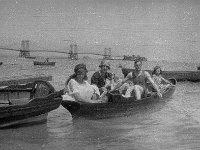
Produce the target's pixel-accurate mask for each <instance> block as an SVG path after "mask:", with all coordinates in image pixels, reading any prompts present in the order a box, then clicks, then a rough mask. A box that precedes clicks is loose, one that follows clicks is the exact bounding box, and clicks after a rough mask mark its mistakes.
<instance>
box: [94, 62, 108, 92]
mask: <svg viewBox="0 0 200 150" xmlns="http://www.w3.org/2000/svg"><path fill="white" fill-rule="evenodd" d="M99 68H100V70H99V71H97V72H95V73H94V74H93V75H92V78H91V84H94V85H96V86H97V87H98V88H99V89H100V92H103V91H104V90H105V86H106V80H111V78H112V74H111V73H108V70H110V64H109V63H107V62H106V61H101V63H100V65H99Z"/></svg>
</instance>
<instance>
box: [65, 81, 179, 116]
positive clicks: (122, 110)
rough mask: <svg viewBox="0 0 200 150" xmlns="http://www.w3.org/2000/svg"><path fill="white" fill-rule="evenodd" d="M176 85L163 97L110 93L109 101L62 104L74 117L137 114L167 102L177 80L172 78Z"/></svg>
mask: <svg viewBox="0 0 200 150" xmlns="http://www.w3.org/2000/svg"><path fill="white" fill-rule="evenodd" d="M172 80H173V81H172V82H173V83H174V86H171V87H170V88H169V89H168V90H167V91H166V92H165V93H164V94H163V97H162V99H161V98H159V97H158V96H157V95H156V94H155V93H154V94H152V95H151V96H149V97H147V98H144V99H141V100H138V101H136V100H133V98H132V97H130V98H124V97H123V96H122V95H120V94H111V93H109V94H108V97H109V102H107V103H78V102H75V101H62V103H61V105H62V106H63V107H64V108H66V109H67V110H68V111H69V112H70V113H71V115H72V117H73V118H78V117H84V118H89V119H102V118H110V117H119V116H127V115H132V114H136V113H137V112H141V111H145V110H146V109H148V108H149V109H150V110H152V109H153V107H154V108H158V105H160V104H164V103H166V101H167V100H169V98H170V97H171V96H172V95H173V93H174V91H175V84H176V80H175V79H172Z"/></svg>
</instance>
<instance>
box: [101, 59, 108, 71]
mask: <svg viewBox="0 0 200 150" xmlns="http://www.w3.org/2000/svg"><path fill="white" fill-rule="evenodd" d="M103 66H106V67H108V69H109V70H110V64H109V63H108V62H106V61H104V60H102V61H101V63H100V65H99V67H100V68H101V67H103Z"/></svg>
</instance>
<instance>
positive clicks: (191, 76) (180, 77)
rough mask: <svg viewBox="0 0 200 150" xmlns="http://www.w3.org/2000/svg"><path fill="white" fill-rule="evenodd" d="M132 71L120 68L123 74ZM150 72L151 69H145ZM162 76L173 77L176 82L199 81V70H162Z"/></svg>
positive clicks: (125, 74)
mask: <svg viewBox="0 0 200 150" xmlns="http://www.w3.org/2000/svg"><path fill="white" fill-rule="evenodd" d="M131 71H133V69H128V68H122V73H123V75H124V77H125V76H127V74H128V73H129V72H131ZM146 71H148V72H149V73H150V74H151V73H152V70H146ZM162 75H163V77H164V78H166V79H169V78H175V79H176V80H177V81H178V82H180V81H191V82H199V81H200V71H163V74H162Z"/></svg>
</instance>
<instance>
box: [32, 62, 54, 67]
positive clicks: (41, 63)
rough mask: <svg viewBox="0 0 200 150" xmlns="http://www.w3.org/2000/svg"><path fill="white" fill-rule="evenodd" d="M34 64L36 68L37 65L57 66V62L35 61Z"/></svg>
mask: <svg viewBox="0 0 200 150" xmlns="http://www.w3.org/2000/svg"><path fill="white" fill-rule="evenodd" d="M33 64H34V65H35V66H36V65H39V66H55V64H56V62H46V61H44V62H40V61H33Z"/></svg>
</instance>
